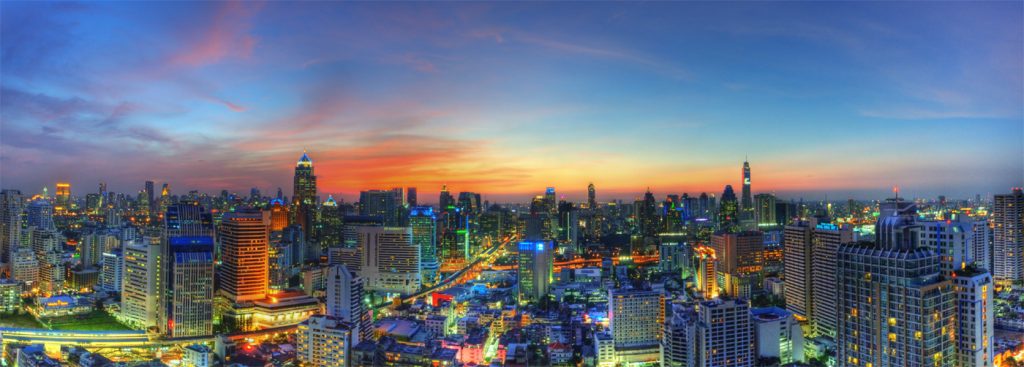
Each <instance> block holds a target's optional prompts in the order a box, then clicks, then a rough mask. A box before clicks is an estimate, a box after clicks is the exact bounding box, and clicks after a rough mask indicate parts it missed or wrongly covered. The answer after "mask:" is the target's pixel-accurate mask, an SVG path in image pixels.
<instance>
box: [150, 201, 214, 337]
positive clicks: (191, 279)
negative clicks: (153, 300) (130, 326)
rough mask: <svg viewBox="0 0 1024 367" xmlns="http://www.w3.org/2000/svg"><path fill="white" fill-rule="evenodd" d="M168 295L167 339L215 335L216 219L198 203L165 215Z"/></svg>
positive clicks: (177, 207) (164, 315)
mask: <svg viewBox="0 0 1024 367" xmlns="http://www.w3.org/2000/svg"><path fill="white" fill-rule="evenodd" d="M164 223H165V226H164V241H165V246H164V247H165V250H164V251H165V256H164V261H165V264H164V265H165V266H164V268H165V271H166V273H165V274H166V276H165V278H164V286H165V288H164V289H165V296H164V298H163V299H164V302H163V304H164V306H163V311H162V312H161V316H162V319H161V328H162V329H163V330H164V331H165V332H166V334H167V336H169V337H172V338H176V337H185V336H200V335H211V334H212V333H213V246H214V243H213V238H214V236H213V218H212V216H211V215H210V213H209V212H208V211H206V209H205V208H203V207H202V206H200V205H199V204H198V203H195V202H182V203H179V204H175V205H171V206H169V207H168V208H167V214H166V215H165V216H164Z"/></svg>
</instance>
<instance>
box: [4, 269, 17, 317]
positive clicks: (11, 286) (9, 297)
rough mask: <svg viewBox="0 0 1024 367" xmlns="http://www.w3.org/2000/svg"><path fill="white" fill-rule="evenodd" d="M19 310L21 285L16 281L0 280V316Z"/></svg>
mask: <svg viewBox="0 0 1024 367" xmlns="http://www.w3.org/2000/svg"><path fill="white" fill-rule="evenodd" d="M20 310H21V284H18V281H17V280H13V279H6V278H0V314H4V315H10V314H13V313H14V312H15V311H20Z"/></svg>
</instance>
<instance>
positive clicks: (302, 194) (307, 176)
mask: <svg viewBox="0 0 1024 367" xmlns="http://www.w3.org/2000/svg"><path fill="white" fill-rule="evenodd" d="M293 182H294V184H293V188H294V189H293V190H292V218H293V220H292V223H295V224H298V225H299V226H300V227H302V231H303V234H305V237H306V238H310V232H311V230H310V225H312V222H313V221H312V219H313V216H314V215H313V214H314V212H313V210H314V209H315V208H316V205H317V199H316V175H314V174H313V160H312V159H310V158H309V155H306V152H305V151H303V152H302V157H300V158H299V161H298V162H297V163H296V164H295V177H294V179H293Z"/></svg>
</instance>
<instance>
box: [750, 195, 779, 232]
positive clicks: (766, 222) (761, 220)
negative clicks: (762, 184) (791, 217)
mask: <svg viewBox="0 0 1024 367" xmlns="http://www.w3.org/2000/svg"><path fill="white" fill-rule="evenodd" d="M754 203H755V207H754V220H756V221H757V227H758V228H766V227H768V228H770V227H775V226H776V225H778V223H777V222H778V221H777V220H776V219H775V195H772V194H757V195H754Z"/></svg>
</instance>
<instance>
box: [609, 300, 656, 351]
mask: <svg viewBox="0 0 1024 367" xmlns="http://www.w3.org/2000/svg"><path fill="white" fill-rule="evenodd" d="M664 324H665V295H664V294H663V293H662V292H657V291H649V290H636V289H610V290H608V327H609V328H610V329H611V334H612V339H613V340H614V341H615V354H616V356H617V357H618V359H619V360H620V361H621V362H622V363H623V364H624V365H628V364H632V363H652V362H653V363H660V362H661V361H660V359H661V351H660V344H661V341H662V338H663V334H662V332H663V331H662V328H663V327H664Z"/></svg>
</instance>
